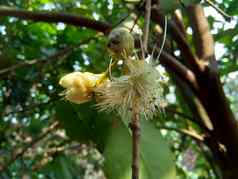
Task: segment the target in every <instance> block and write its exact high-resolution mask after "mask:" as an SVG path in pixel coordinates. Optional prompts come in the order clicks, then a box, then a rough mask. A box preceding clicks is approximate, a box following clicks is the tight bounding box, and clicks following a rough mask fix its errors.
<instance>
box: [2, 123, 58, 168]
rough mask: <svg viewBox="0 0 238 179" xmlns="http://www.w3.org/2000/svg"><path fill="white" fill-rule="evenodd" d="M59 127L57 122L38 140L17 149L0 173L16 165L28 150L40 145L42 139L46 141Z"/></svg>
mask: <svg viewBox="0 0 238 179" xmlns="http://www.w3.org/2000/svg"><path fill="white" fill-rule="evenodd" d="M58 126H59V122H58V121H55V122H54V123H53V124H51V125H50V126H49V127H48V128H47V129H46V130H45V131H44V132H42V134H41V135H40V136H39V137H37V138H36V139H34V140H32V141H31V142H30V143H29V144H28V145H26V146H25V147H23V148H20V149H17V150H15V151H14V152H13V155H12V157H11V158H10V159H9V161H7V162H6V163H5V165H3V166H0V172H3V171H5V170H6V169H7V168H8V167H10V165H11V164H12V163H14V162H15V161H16V160H17V159H18V158H20V157H21V156H23V155H24V154H25V153H26V152H27V150H28V149H29V148H32V147H33V146H34V145H36V143H38V142H39V141H41V140H42V139H44V138H45V137H46V136H47V135H48V134H49V133H51V132H52V131H54V130H55V129H57V127H58Z"/></svg>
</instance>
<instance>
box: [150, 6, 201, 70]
mask: <svg viewBox="0 0 238 179" xmlns="http://www.w3.org/2000/svg"><path fill="white" fill-rule="evenodd" d="M151 18H152V19H153V21H154V22H156V23H158V24H160V25H161V24H163V19H164V16H163V15H162V14H160V13H159V12H158V11H156V10H154V9H153V10H152V14H151ZM168 31H169V32H170V34H171V35H172V38H173V40H175V42H176V44H177V46H178V48H179V49H180V51H181V54H182V56H183V57H185V59H186V60H187V62H188V64H189V65H190V67H191V69H192V71H193V72H194V73H197V72H199V71H200V64H199V62H198V59H197V57H196V56H195V55H194V54H193V52H192V50H191V49H190V46H189V44H188V43H187V41H186V39H185V37H184V35H183V33H182V32H180V30H179V28H178V27H177V26H176V24H175V23H174V22H171V21H169V22H168Z"/></svg>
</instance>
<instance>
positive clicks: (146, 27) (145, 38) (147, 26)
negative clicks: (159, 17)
mask: <svg viewBox="0 0 238 179" xmlns="http://www.w3.org/2000/svg"><path fill="white" fill-rule="evenodd" d="M150 16H151V0H146V5H145V23H144V29H143V48H144V50H145V52H146V53H147V50H148V39H149V31H150Z"/></svg>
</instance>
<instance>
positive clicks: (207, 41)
mask: <svg viewBox="0 0 238 179" xmlns="http://www.w3.org/2000/svg"><path fill="white" fill-rule="evenodd" d="M188 12H189V18H190V22H191V26H192V29H193V39H194V42H195V43H194V44H195V47H196V54H197V56H198V58H199V59H202V60H205V61H210V60H214V42H213V37H212V35H211V33H210V28H209V24H208V21H207V19H206V18H205V15H204V11H203V8H202V6H200V5H191V6H189V8H188Z"/></svg>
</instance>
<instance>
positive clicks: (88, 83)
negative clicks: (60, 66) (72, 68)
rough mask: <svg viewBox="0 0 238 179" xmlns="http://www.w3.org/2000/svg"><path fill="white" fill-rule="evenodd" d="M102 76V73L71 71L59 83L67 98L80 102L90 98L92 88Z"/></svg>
mask: <svg viewBox="0 0 238 179" xmlns="http://www.w3.org/2000/svg"><path fill="white" fill-rule="evenodd" d="M102 76H103V74H93V73H89V72H85V73H81V72H73V73H69V74H67V75H65V76H63V77H62V78H61V79H60V81H59V84H60V85H61V86H62V87H64V88H66V90H65V92H64V95H65V98H66V99H67V100H69V101H71V102H74V103H77V104H80V103H84V102H87V101H90V100H91V99H92V96H93V90H94V88H95V87H96V84H97V81H98V80H99V79H101V78H102Z"/></svg>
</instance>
